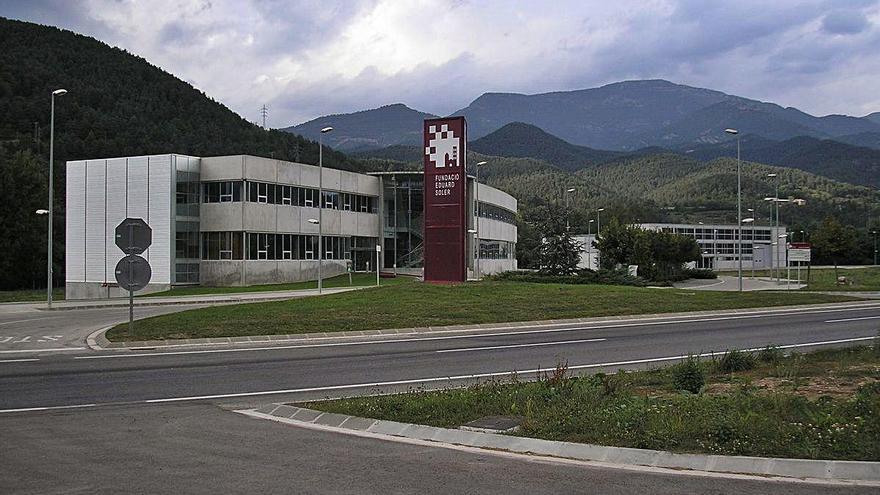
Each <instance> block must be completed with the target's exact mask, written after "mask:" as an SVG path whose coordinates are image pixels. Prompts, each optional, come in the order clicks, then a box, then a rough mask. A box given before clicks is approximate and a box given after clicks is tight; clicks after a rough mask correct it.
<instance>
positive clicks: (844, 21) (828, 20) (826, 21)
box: [822, 10, 870, 34]
mask: <svg viewBox="0 0 880 495" xmlns="http://www.w3.org/2000/svg"><path fill="white" fill-rule="evenodd" d="M869 25H870V22H868V18H867V17H865V14H864V13H862V12H859V11H854V10H836V11H834V12H831V13H830V14H828V15H826V16H825V17H824V18H823V19H822V29H823V30H825V32H827V33H831V34H858V33H861V32H862V31H864V30H866V29H868V26H869Z"/></svg>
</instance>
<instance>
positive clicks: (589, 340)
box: [434, 339, 608, 354]
mask: <svg viewBox="0 0 880 495" xmlns="http://www.w3.org/2000/svg"><path fill="white" fill-rule="evenodd" d="M606 340H608V339H580V340H560V341H555V342H537V343H534V344H509V345H492V346H486V347H463V348H458V349H442V350H439V351H434V352H436V353H438V354H443V353H445V352H469V351H489V350H493V349H512V348H515V347H541V346H545V345H563V344H580V343H583V342H604V341H606Z"/></svg>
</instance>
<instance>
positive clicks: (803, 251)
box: [788, 242, 811, 263]
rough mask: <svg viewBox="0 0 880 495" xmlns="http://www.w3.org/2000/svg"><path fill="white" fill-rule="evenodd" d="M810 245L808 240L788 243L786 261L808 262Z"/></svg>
mask: <svg viewBox="0 0 880 495" xmlns="http://www.w3.org/2000/svg"><path fill="white" fill-rule="evenodd" d="M810 247H811V246H810V243H809V242H790V243H788V261H789V262H792V261H795V262H798V263H808V262H809V261H810V259H811V253H810Z"/></svg>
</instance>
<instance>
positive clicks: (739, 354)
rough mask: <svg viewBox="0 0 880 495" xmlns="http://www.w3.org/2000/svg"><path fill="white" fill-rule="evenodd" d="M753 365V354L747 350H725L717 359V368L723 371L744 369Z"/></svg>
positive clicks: (732, 371) (748, 368)
mask: <svg viewBox="0 0 880 495" xmlns="http://www.w3.org/2000/svg"><path fill="white" fill-rule="evenodd" d="M754 367H755V356H753V355H752V354H751V353H749V352H743V351H737V350H732V351H727V352H726V353H724V356H722V357H721V360H720V361H718V369H719V370H720V371H722V372H724V373H734V372H737V371H746V370H750V369H752V368H754Z"/></svg>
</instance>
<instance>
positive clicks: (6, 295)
mask: <svg viewBox="0 0 880 495" xmlns="http://www.w3.org/2000/svg"><path fill="white" fill-rule="evenodd" d="M45 300H46V289H35V290H30V289H29V290H0V302H39V301H45ZM52 300H53V301H63V300H64V289H53V290H52Z"/></svg>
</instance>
